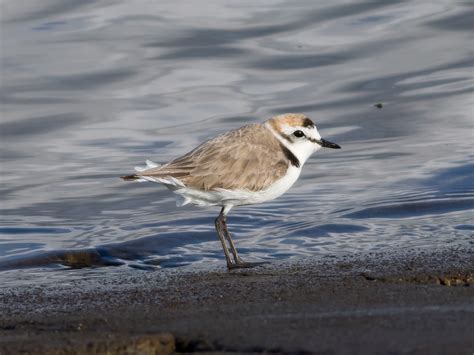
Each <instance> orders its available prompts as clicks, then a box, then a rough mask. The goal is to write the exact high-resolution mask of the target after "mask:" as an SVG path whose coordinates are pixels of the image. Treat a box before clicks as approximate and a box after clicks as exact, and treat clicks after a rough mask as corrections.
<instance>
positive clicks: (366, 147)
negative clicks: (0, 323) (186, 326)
mask: <svg viewBox="0 0 474 355" xmlns="http://www.w3.org/2000/svg"><path fill="white" fill-rule="evenodd" d="M473 18H474V6H472V4H470V3H468V2H454V1H449V0H446V1H438V2H395V1H390V2H382V1H380V2H357V1H354V2H353V3H345V2H344V3H343V2H333V3H331V4H329V3H327V4H325V3H323V2H317V3H315V2H314V1H309V0H308V1H296V2H295V1H280V2H257V3H255V2H253V1H246V2H242V1H240V2H236V3H226V2H219V1H206V2H204V3H200V4H199V5H197V4H194V3H193V4H192V3H189V2H181V1H168V2H166V1H160V2H145V1H138V0H136V1H114V2H107V1H92V0H91V1H63V0H61V1H59V0H54V1H53V0H51V1H37V2H20V1H17V2H7V3H3V4H2V8H1V21H2V24H1V28H0V30H1V33H0V35H1V51H0V56H1V88H0V102H1V123H0V135H1V141H0V164H1V165H0V167H1V190H0V194H1V196H0V199H1V201H2V203H1V205H0V208H1V221H0V269H1V270H4V271H3V272H1V273H0V281H1V284H3V285H7V284H19V283H38V282H41V281H42V280H46V279H50V278H53V279H54V280H56V281H61V280H62V281H64V280H67V279H68V278H71V275H74V277H85V276H86V275H89V276H90V275H91V272H94V270H100V271H99V274H100V275H101V276H103V275H107V273H109V272H116V271H120V270H122V269H123V268H127V270H128V269H129V267H130V266H131V267H134V268H139V269H145V270H149V269H152V270H159V269H160V268H167V267H187V268H190V267H199V268H208V267H223V266H224V257H223V252H222V250H221V246H220V243H219V241H218V239H217V236H216V234H215V231H214V225H213V221H214V218H215V217H216V216H217V213H218V209H217V208H207V209H199V208H196V207H192V206H186V207H183V208H178V207H176V206H175V202H174V198H173V196H172V195H171V194H170V193H169V192H168V191H167V190H166V189H165V188H163V187H161V186H159V185H156V184H147V183H143V184H136V183H125V182H123V181H121V180H120V179H118V176H121V175H124V174H127V173H131V172H132V171H133V166H135V165H141V164H142V163H143V161H144V160H145V159H148V158H149V159H152V160H154V161H157V162H166V161H169V160H170V159H173V158H175V157H177V156H179V155H181V154H183V153H186V152H187V151H189V150H190V149H192V148H193V147H194V146H196V145H197V144H198V143H199V142H201V141H203V140H205V139H207V138H210V137H212V136H214V135H216V134H218V133H220V132H224V131H226V130H229V129H232V128H236V127H239V126H241V125H244V124H247V123H251V122H261V121H263V120H265V119H267V118H268V117H271V116H272V115H275V114H280V113H284V112H304V113H306V114H307V115H308V116H310V117H311V118H313V119H314V121H316V123H317V124H318V127H319V130H320V132H321V134H322V135H323V137H325V138H327V139H329V140H331V141H334V142H337V143H339V144H341V145H342V147H343V149H342V150H334V151H333V150H321V151H319V152H318V153H317V154H316V155H315V156H313V157H312V158H311V159H310V160H309V161H308V162H307V164H306V165H305V166H304V169H303V173H302V176H301V178H300V180H299V181H298V182H297V183H296V184H295V186H294V187H293V188H292V189H291V190H290V191H289V192H287V193H286V194H285V195H284V196H283V197H281V198H279V199H277V200H274V201H272V202H269V203H265V204H262V205H254V206H247V207H240V208H235V209H234V210H232V212H231V214H230V217H229V226H230V228H231V231H232V232H233V233H234V236H235V241H236V244H237V247H238V249H239V251H240V253H241V254H242V256H243V257H244V258H245V259H248V260H268V261H271V260H291V259H297V258H300V257H314V258H320V257H323V256H327V255H333V256H336V257H337V256H338V255H343V254H348V253H359V252H370V251H397V250H404V249H408V248H409V249H414V248H419V249H427V248H428V249H429V248H440V247H446V246H456V245H462V246H464V247H466V246H467V247H471V248H473V249H474V246H473V229H474V222H473V221H474V218H473V217H474V213H473V211H474V164H473V159H472V158H473V155H474V154H473V153H474V151H473V145H472V142H473V137H474V112H473V110H474V96H473V87H474V86H473V83H474V80H473V79H474V74H473V73H474V70H473V64H474V55H473V50H472V48H473V33H474V31H473V30H474V21H473ZM377 103H382V108H377V107H375V106H374V105H375V104H377ZM99 266H108V267H103V268H97V269H94V268H93V267H99ZM71 267H73V268H80V269H79V270H75V271H74V273H71V270H70V268H71Z"/></svg>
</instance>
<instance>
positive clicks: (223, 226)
mask: <svg viewBox="0 0 474 355" xmlns="http://www.w3.org/2000/svg"><path fill="white" fill-rule="evenodd" d="M230 208H231V207H223V208H222V210H221V213H220V214H219V217H217V219H216V221H215V224H216V230H217V234H218V235H219V239H220V241H221V243H222V247H223V248H224V254H225V258H226V260H227V268H228V269H237V268H251V267H255V266H259V265H262V264H265V263H264V262H258V263H249V262H245V261H243V260H242V259H241V258H240V256H239V254H238V253H237V248H236V247H235V244H234V241H233V240H232V237H231V235H230V233H229V231H228V229H227V218H226V217H227V213H228V212H229V210H230ZM227 243H229V246H227ZM229 251H230V252H231V253H232V256H233V260H232V259H231V256H230V253H229Z"/></svg>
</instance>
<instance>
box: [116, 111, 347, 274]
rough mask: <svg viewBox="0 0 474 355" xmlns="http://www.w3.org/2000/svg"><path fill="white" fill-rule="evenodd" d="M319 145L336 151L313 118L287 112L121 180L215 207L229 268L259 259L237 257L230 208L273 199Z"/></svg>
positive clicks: (180, 200)
mask: <svg viewBox="0 0 474 355" xmlns="http://www.w3.org/2000/svg"><path fill="white" fill-rule="evenodd" d="M321 147H325V148H333V149H339V148H341V147H340V146H339V145H337V144H336V143H331V142H329V141H327V140H325V139H322V138H321V136H320V134H319V132H318V129H317V128H316V125H315V124H314V123H313V121H312V120H311V119H310V118H308V117H306V116H305V115H303V114H295V113H287V114H283V115H279V116H276V117H273V118H270V119H268V120H267V121H265V122H263V123H261V124H250V125H247V126H243V127H241V128H238V129H235V130H232V131H229V132H226V133H223V134H221V135H218V136H216V137H214V138H212V139H210V140H208V141H206V142H204V143H202V144H201V145H199V146H198V147H196V148H195V149H193V150H192V151H190V152H189V153H187V154H185V155H183V156H181V157H179V158H177V159H175V160H173V161H171V162H169V163H166V164H163V165H158V164H156V163H154V162H152V161H150V160H147V161H146V164H147V166H146V167H143V168H142V167H136V168H135V170H136V173H135V174H133V175H127V176H122V179H124V180H127V181H128V180H134V181H151V182H156V183H160V184H163V185H165V186H166V187H167V188H168V189H169V190H171V191H172V192H174V193H175V194H176V198H177V203H176V204H177V205H178V206H183V205H186V204H188V203H192V204H194V205H198V206H220V207H221V208H222V209H221V212H220V213H219V216H218V217H217V219H216V220H215V227H216V231H217V234H218V236H219V239H220V241H221V243H222V247H223V249H224V254H225V258H226V260H227V267H228V268H229V269H235V268H248V267H253V266H257V265H260V264H263V263H250V262H245V261H243V260H242V259H241V258H240V256H239V254H238V253H237V249H236V248H235V245H234V242H233V241H232V237H231V235H230V233H229V231H228V229H227V214H228V213H229V211H230V210H231V208H232V207H234V206H241V205H249V204H254V203H261V202H265V201H269V200H273V199H275V198H277V197H279V196H281V195H282V194H283V193H285V192H286V191H287V190H288V189H289V188H290V187H291V186H292V185H293V184H294V183H295V181H296V180H297V179H298V177H299V176H300V173H301V169H302V167H303V165H304V163H305V162H306V160H307V159H308V158H309V157H310V156H311V154H313V153H314V152H316V151H317V150H318V149H320V148H321Z"/></svg>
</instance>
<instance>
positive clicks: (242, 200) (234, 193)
mask: <svg viewBox="0 0 474 355" xmlns="http://www.w3.org/2000/svg"><path fill="white" fill-rule="evenodd" d="M300 172H301V168H296V167H294V166H290V167H289V168H288V171H287V173H286V175H285V176H284V177H282V178H281V179H279V180H277V181H275V182H274V183H273V184H272V185H270V186H269V187H268V188H266V189H265V190H262V191H256V192H255V191H248V190H225V189H215V190H212V191H199V190H195V189H189V188H187V187H182V186H175V185H173V186H169V185H166V186H167V187H168V188H169V189H170V190H172V191H173V192H174V193H176V194H177V195H178V196H177V197H178V199H177V202H176V204H177V205H178V206H183V205H186V204H188V203H192V204H195V205H200V206H224V205H233V206H239V205H250V204H254V203H262V202H265V201H270V200H273V199H275V198H277V197H279V196H281V195H282V194H284V193H285V192H286V191H287V190H288V189H289V188H290V187H291V186H292V185H293V184H294V183H295V181H296V180H298V177H299V176H300Z"/></svg>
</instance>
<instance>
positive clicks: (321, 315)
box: [0, 247, 474, 355]
mask: <svg viewBox="0 0 474 355" xmlns="http://www.w3.org/2000/svg"><path fill="white" fill-rule="evenodd" d="M473 259H474V253H473V250H472V248H469V247H460V248H450V249H445V250H434V251H410V252H407V253H399V254H397V255H393V254H389V253H369V254H367V255H364V256H346V257H341V258H335V259H333V258H322V259H320V260H315V259H305V260H302V261H298V262H291V263H289V262H288V263H285V262H280V263H272V264H269V265H265V266H262V267H258V268H255V269H250V270H237V271H232V272H227V271H226V270H225V268H224V267H222V268H219V269H216V270H211V271H195V272H192V271H191V272H189V271H187V272H182V271H179V270H158V271H153V272H146V271H137V270H135V271H134V270H130V271H127V272H124V273H123V274H122V275H113V276H111V277H110V278H107V279H105V278H94V279H83V280H73V281H71V282H69V283H67V284H60V285H52V284H48V285H37V286H19V287H3V288H0V354H2V355H4V354H15V353H19V352H22V353H30V354H33V353H35V354H41V353H48V354H60V353H61V354H63V353H68V354H94V353H104V352H107V351H109V352H112V353H127V352H128V353H136V352H139V353H143V354H152V353H159V354H167V353H170V352H172V351H177V352H192V351H208V352H223V351H228V352H229V351H230V352H257V353H261V352H265V351H266V352H316V353H328V354H331V353H338V354H339V353H342V354H345V353H347V354H349V353H351V354H354V353H360V354H370V353H380V352H393V353H420V354H422V353H434V354H437V353H440V354H441V353H443V354H450V353H453V354H454V353H456V354H472V351H473V350H474V332H473V331H472V330H471V329H472V324H473V323H474V301H473V300H474V289H473V285H474V265H473V262H472V260H473ZM45 339H47V342H45Z"/></svg>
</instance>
